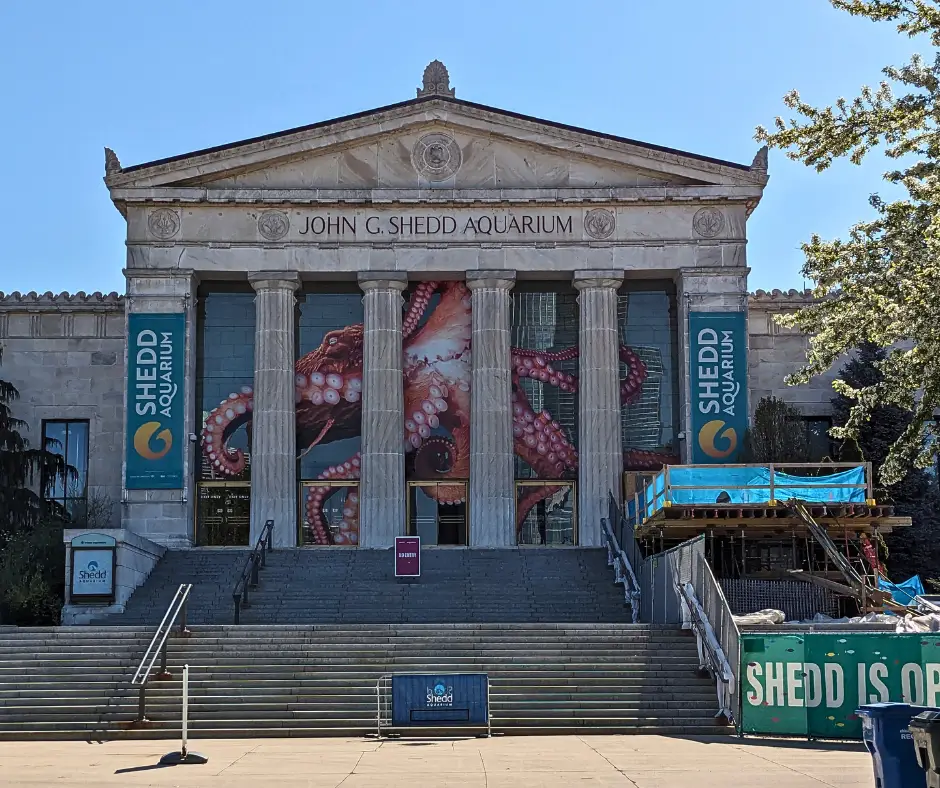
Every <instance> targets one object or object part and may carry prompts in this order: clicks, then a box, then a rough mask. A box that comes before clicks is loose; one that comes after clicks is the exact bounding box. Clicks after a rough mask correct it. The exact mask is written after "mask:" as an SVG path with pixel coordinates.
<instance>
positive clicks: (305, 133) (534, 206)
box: [0, 62, 831, 549]
mask: <svg viewBox="0 0 940 788" xmlns="http://www.w3.org/2000/svg"><path fill="white" fill-rule="evenodd" d="M105 164H106V172H105V183H106V184H107V187H108V189H109V191H110V196H111V199H112V201H113V203H114V205H115V207H116V208H117V209H118V210H119V211H120V212H121V214H122V215H123V216H124V217H125V218H126V220H127V264H126V268H125V271H124V273H125V276H126V280H127V285H126V294H125V295H124V296H118V295H117V294H111V295H105V296H102V295H100V294H95V295H92V296H86V295H85V294H83V293H79V294H77V295H75V296H68V295H65V294H63V295H61V296H53V295H51V294H46V295H43V296H40V295H36V294H29V295H20V294H18V293H14V294H12V295H7V296H3V295H2V294H0V342H2V345H3V348H4V359H3V367H2V368H0V377H3V378H4V379H8V380H10V381H11V382H13V383H14V384H15V385H16V386H17V387H18V388H20V390H21V392H22V394H23V399H22V401H21V402H20V403H19V404H18V405H17V408H18V414H19V415H21V416H22V417H23V418H25V419H26V420H27V421H28V422H29V424H30V426H31V435H32V436H33V439H34V441H38V439H39V437H40V436H46V437H55V438H57V439H58V440H59V441H60V444H61V446H62V447H63V448H62V451H63V453H65V454H66V455H67V457H68V459H69V461H70V462H71V463H73V464H74V465H75V466H76V467H78V468H79V469H80V473H79V478H78V481H77V482H75V483H74V484H70V485H66V486H65V488H62V489H60V488H59V487H58V486H57V487H56V488H55V489H52V490H50V491H48V492H47V494H48V495H50V496H52V497H55V498H57V499H59V500H61V501H63V502H64V503H66V505H67V506H68V507H69V508H71V509H73V510H74V511H75V512H77V513H81V512H82V511H84V508H87V507H88V506H89V501H90V500H91V501H92V502H94V501H95V500H97V499H98V498H102V497H108V498H110V499H111V500H112V501H113V502H114V504H115V505H114V507H113V509H111V510H110V515H108V514H105V518H106V520H107V519H108V517H110V521H109V522H106V523H104V525H109V526H110V527H111V528H113V529H116V530H115V533H118V534H119V541H120V540H123V541H125V542H128V543H130V542H134V543H135V544H139V545H148V544H155V545H160V546H163V547H190V546H202V545H233V544H242V545H247V544H249V543H252V542H253V541H254V539H255V538H256V537H257V535H258V533H259V532H260V529H261V528H262V526H263V525H264V523H265V522H266V521H268V520H272V521H273V522H274V538H275V543H276V544H277V545H280V546H296V545H324V546H326V545H337V546H338V545H346V546H354V545H358V546H360V547H387V546H389V545H390V544H391V543H392V540H393V537H394V536H395V535H398V534H408V533H410V534H418V535H420V536H421V537H422V539H423V541H424V543H425V544H430V545H435V544H441V545H444V544H447V545H472V546H476V547H509V546H515V545H525V544H541V545H570V544H580V545H599V544H601V541H602V540H601V526H600V520H601V517H602V516H604V513H605V510H606V506H607V496H608V494H609V492H611V491H612V492H613V493H614V494H615V496H619V495H621V494H622V493H621V491H622V489H623V476H624V473H625V471H626V472H629V471H632V470H648V469H651V468H655V467H659V466H660V465H662V464H663V463H677V462H716V461H725V462H728V461H733V459H734V456H735V452H736V449H737V446H738V445H739V443H740V439H741V437H742V434H743V429H744V427H745V426H746V423H747V417H748V412H749V408H751V407H753V403H754V402H756V400H757V399H758V398H760V397H761V396H765V395H767V394H771V393H773V394H778V395H782V396H784V397H785V398H787V399H788V400H790V401H792V402H793V403H794V404H796V405H797V406H798V407H800V409H801V410H802V412H803V413H804V414H805V416H806V417H807V419H809V420H812V421H813V422H814V423H815V427H814V429H816V430H817V433H818V431H819V429H822V428H823V427H824V425H825V420H826V418H827V417H828V409H827V408H828V398H829V396H830V395H831V394H830V392H829V390H827V385H828V384H827V381H825V380H821V381H818V382H817V383H816V384H814V386H812V387H804V388H802V389H787V387H786V386H785V385H784V382H783V378H784V375H785V374H786V373H787V372H789V371H791V370H792V369H794V368H795V367H796V366H798V365H799V363H800V361H801V360H802V358H803V350H804V347H805V338H804V337H802V336H799V335H798V334H793V333H791V332H787V331H784V330H782V329H780V328H779V327H777V326H776V325H775V324H774V322H773V320H772V316H773V315H774V314H776V313H778V312H781V311H787V310H790V309H793V308H795V307H797V306H799V304H800V303H801V302H802V300H803V298H804V296H803V294H798V293H795V292H793V291H791V292H790V293H785V294H784V293H779V292H776V291H775V293H772V294H767V293H758V294H757V295H753V296H749V295H748V289H747V275H748V270H749V269H748V260H747V220H748V217H749V216H750V214H751V212H752V211H754V210H755V208H756V207H757V206H758V203H759V202H760V199H761V196H762V194H763V190H764V188H765V186H766V184H767V180H768V175H767V154H766V150H762V151H758V152H757V154H756V156H755V157H754V160H753V161H752V162H751V163H749V164H740V163H734V162H728V161H721V160H718V159H714V158H710V157H708V156H704V155H700V154H694V153H688V152H683V151H678V150H672V149H669V148H664V147H661V146H657V145H652V144H648V143H643V142H637V141H635V140H631V139H625V138H622V137H617V136H614V135H611V134H604V133H600V132H596V131H589V130H586V129H582V128H576V127H572V126H567V125H563V124H560V123H554V122H551V121H547V120H542V119H538V118H533V117H527V116H524V115H520V114H518V113H514V112H509V111H506V110H501V109H496V108H493V107H488V106H483V105H480V104H476V103H473V102H471V101H467V100H465V99H463V98H458V97H457V96H456V95H455V91H454V89H453V88H451V87H450V82H449V78H448V75H447V71H446V69H445V68H444V67H443V66H442V65H441V64H440V63H438V62H434V63H432V64H431V65H429V66H428V68H427V70H426V71H425V74H424V80H423V85H422V87H421V88H419V89H418V90H417V95H416V96H415V97H414V98H411V99H410V100H407V101H402V102H400V103H396V104H391V105H388V106H385V107H380V108H378V109H373V110H369V111H366V112H361V113H357V114H355V115H350V116H347V117H342V118H336V119H334V120H327V121H322V122H318V123H314V124H312V125H310V126H306V127H303V128H296V129H290V130H287V131H282V132H276V133H272V134H268V135H266V136H263V137H258V138H255V139H249V140H243V141H241V142H236V143H231V144H227V145H221V146H219V147H216V148H210V149H207V150H200V151H195V152H192V153H185V154H182V155H179V156H174V157H171V158H168V159H162V160H159V161H152V162H146V163H143V164H134V165H131V166H124V165H123V164H122V163H121V162H120V161H119V159H118V156H117V155H116V154H115V153H114V152H112V151H111V150H106V162H105ZM748 352H749V353H750V355H749V356H748ZM817 422H818V423H817ZM83 507H84V508H83ZM92 508H94V507H92ZM96 511H100V509H96ZM102 525H103V524H102V523H100V522H99V523H96V526H97V527H99V529H100V528H101V527H102ZM141 549H144V548H143V547H141Z"/></svg>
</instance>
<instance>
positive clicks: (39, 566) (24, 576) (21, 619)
mask: <svg viewBox="0 0 940 788" xmlns="http://www.w3.org/2000/svg"><path fill="white" fill-rule="evenodd" d="M64 577H65V545H64V544H63V542H62V524H61V523H58V522H56V521H54V520H53V521H50V522H42V523H40V524H39V526H38V527H36V528H30V529H26V530H21V531H17V532H16V533H14V534H13V535H12V536H11V537H10V538H9V539H8V540H7V543H6V544H5V545H4V547H3V549H2V550H0V622H2V623H4V624H16V625H18V626H45V625H54V624H58V623H59V613H60V612H61V610H62V600H63V598H64V591H65V580H64Z"/></svg>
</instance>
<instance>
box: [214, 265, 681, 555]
mask: <svg viewBox="0 0 940 788" xmlns="http://www.w3.org/2000/svg"><path fill="white" fill-rule="evenodd" d="M432 304H433V306H432ZM470 304H471V299H470V291H469V290H468V289H467V287H466V285H465V284H464V283H463V282H449V281H448V282H422V283H420V284H417V285H416V286H415V287H414V289H413V291H412V292H411V294H410V298H409V300H408V302H407V304H406V306H405V312H404V315H403V318H402V346H403V373H404V401H405V419H404V422H403V424H402V441H403V443H404V449H405V453H406V465H407V468H408V475H409V476H410V477H411V478H415V479H420V480H427V481H435V480H444V481H446V480H448V479H453V480H458V479H459V480H465V479H467V478H468V477H469V475H470V381H471V364H470V352H471V347H470V339H471V313H470ZM362 343H363V328H362V324H361V323H360V324H354V325H349V326H346V327H345V328H342V329H338V330H335V331H330V332H328V333H327V334H326V335H325V336H324V337H323V340H322V341H321V343H320V345H319V346H318V347H317V348H315V349H314V350H313V351H311V352H310V353H307V354H306V355H304V356H303V357H302V358H300V360H299V361H298V362H297V364H296V368H295V378H294V383H295V389H294V399H295V402H296V414H297V447H298V452H299V453H300V456H303V455H304V454H306V453H308V452H310V451H312V450H314V449H315V447H317V446H319V445H321V444H325V443H331V442H333V441H338V440H342V439H344V438H350V437H355V436H357V435H359V434H360V433H361V418H362V413H361V411H362V404H361V397H362V363H363V361H362V359H363V346H362ZM577 356H578V348H576V347H574V348H569V349H566V350H562V351H557V352H543V351H536V350H530V349H522V348H513V349H512V395H511V396H512V419H513V425H512V429H513V447H514V450H515V453H516V455H517V456H518V457H520V458H521V459H522V460H524V461H525V462H526V463H527V464H528V465H530V466H531V467H532V469H533V470H534V471H535V472H536V475H537V477H538V478H539V479H540V480H541V479H544V480H545V481H546V484H545V485H538V486H532V487H527V488H526V490H525V493H524V495H523V496H522V497H521V498H520V500H519V501H518V503H517V512H516V517H517V526H518V525H521V524H522V522H523V521H524V520H525V518H526V516H527V515H528V513H529V511H530V510H531V509H532V507H533V506H535V505H536V504H537V503H538V502H539V501H541V500H544V499H546V498H549V497H550V496H552V495H554V494H555V493H556V492H557V491H559V490H560V489H562V486H561V485H558V484H554V485H553V484H551V480H554V479H558V480H561V479H565V478H570V477H576V475H577V468H578V454H577V450H576V449H575V446H574V444H573V443H572V441H571V438H570V436H568V435H567V434H566V431H565V429H564V428H563V427H562V426H561V425H560V424H559V423H558V421H556V420H554V419H553V418H552V415H551V413H549V412H548V411H546V410H543V411H541V412H538V413H536V412H535V411H534V410H533V408H532V405H531V404H530V402H529V399H528V397H527V396H526V393H525V391H524V390H523V388H522V386H521V385H520V380H521V379H523V378H527V377H528V378H532V379H535V380H538V381H541V382H542V383H543V384H547V385H549V386H557V387H558V388H560V389H561V390H563V391H569V392H574V391H576V390H577V386H578V379H577V378H576V377H575V376H574V375H570V374H567V373H564V372H561V371H558V370H556V369H555V367H554V366H553V362H560V361H565V360H570V359H574V358H577ZM620 360H621V361H622V362H623V363H624V364H625V365H626V368H627V374H626V375H625V377H624V378H623V379H622V380H621V383H620V397H621V401H622V402H623V403H629V402H631V401H633V400H634V399H635V398H636V397H638V396H639V395H640V392H641V389H642V386H643V382H644V380H645V379H646V375H647V372H646V367H645V365H644V363H643V361H642V360H641V359H640V358H639V356H638V355H637V354H636V353H634V351H633V350H631V349H630V348H629V347H626V346H621V347H620ZM252 406H253V394H252V389H251V387H250V386H244V387H242V388H241V389H240V390H239V391H238V392H233V393H232V394H230V395H229V396H228V398H226V399H225V400H224V401H223V402H221V403H220V404H219V406H218V407H217V408H215V409H214V410H213V411H212V412H211V413H210V414H209V416H208V418H207V419H206V422H205V425H204V427H203V430H202V436H201V438H202V451H203V453H204V455H205V457H206V460H207V462H208V463H210V464H211V466H212V468H213V469H214V471H215V473H217V474H218V475H219V476H222V477H234V476H237V475H238V474H240V473H241V472H242V471H243V470H244V469H245V466H246V459H247V458H246V457H245V455H244V453H243V452H242V451H241V450H240V449H236V448H232V447H231V446H229V445H228V442H229V439H230V438H231V436H232V435H233V434H234V433H235V432H236V431H237V430H238V429H239V428H241V427H242V426H245V427H246V428H247V429H249V430H250V428H251V415H252ZM634 454H636V455H643V456H635V457H634V456H632V455H634ZM624 459H625V462H626V463H627V464H628V466H629V467H637V466H639V467H643V466H644V465H649V466H650V467H660V466H661V465H662V464H663V463H664V462H667V461H668V460H669V458H668V457H667V455H665V454H663V455H659V454H657V453H656V452H645V451H631V452H628V453H626V454H625V457H624ZM657 463H658V464H657ZM359 473H360V455H359V453H358V452H357V453H356V454H354V455H353V456H351V457H349V459H347V460H346V461H344V462H342V463H339V464H336V465H332V466H330V467H329V468H327V469H326V470H324V471H322V472H321V473H320V475H319V477H318V480H319V481H322V482H336V481H341V480H356V479H358V478H359ZM425 489H426V491H427V493H428V494H429V495H430V496H431V497H433V498H434V499H435V500H437V502H438V503H439V504H441V505H453V504H459V503H463V502H464V497H465V495H466V486H465V485H464V484H462V483H461V484H456V483H455V484H453V485H447V484H437V485H433V486H432V485H429V486H428V487H427V488H425ZM304 493H305V494H304V500H303V501H302V511H303V517H304V521H305V526H306V528H307V529H309V530H310V531H311V532H312V535H313V539H312V541H313V542H314V543H316V544H324V545H325V544H345V545H354V544H357V543H358V541H359V497H358V491H357V490H356V489H355V488H352V489H344V488H342V487H335V486H329V485H327V484H322V485H318V484H317V483H316V482H311V483H309V484H305V486H304ZM333 496H345V499H344V500H343V503H342V522H341V523H340V524H339V527H338V528H331V527H330V525H329V524H328V523H327V520H326V517H325V515H324V503H325V502H326V501H327V500H328V499H329V498H331V497H333Z"/></svg>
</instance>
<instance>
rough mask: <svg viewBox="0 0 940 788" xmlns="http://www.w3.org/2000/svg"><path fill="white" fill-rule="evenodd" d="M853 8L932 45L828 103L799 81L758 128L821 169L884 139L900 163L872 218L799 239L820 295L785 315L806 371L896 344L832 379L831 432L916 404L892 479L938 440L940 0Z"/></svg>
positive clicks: (852, 434) (844, 1)
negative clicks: (857, 376) (836, 406)
mask: <svg viewBox="0 0 940 788" xmlns="http://www.w3.org/2000/svg"><path fill="white" fill-rule="evenodd" d="M830 2H831V3H832V5H833V6H834V7H835V8H837V9H841V10H843V11H847V12H848V13H850V14H852V15H854V16H861V17H867V18H869V19H872V20H874V21H876V22H888V23H892V24H894V25H895V26H896V27H897V30H898V32H899V33H901V34H904V35H908V36H916V35H921V34H924V35H926V37H927V40H928V41H929V44H930V46H931V47H932V48H933V50H934V51H933V52H932V53H931V57H930V58H929V59H924V58H922V57H920V56H919V55H914V56H913V57H912V58H911V59H910V61H909V62H908V63H907V64H905V65H902V66H888V67H886V68H885V69H884V70H883V74H884V77H885V78H884V80H882V81H881V82H880V84H879V85H878V86H877V87H876V88H871V87H868V86H865V87H862V88H861V90H860V92H859V95H858V96H857V97H856V98H854V99H852V100H851V101H847V100H845V99H842V98H840V99H838V100H837V101H836V102H835V103H834V104H833V105H832V106H829V107H824V108H822V109H819V108H816V107H813V106H812V105H810V104H807V103H806V102H804V101H803V100H802V99H801V98H800V95H799V93H797V92H796V91H792V92H791V93H789V94H787V95H786V96H785V98H784V102H785V104H786V106H787V107H789V108H790V109H791V110H793V111H794V112H795V113H796V114H797V115H798V119H796V120H790V121H789V122H786V121H784V120H783V119H782V118H777V120H776V126H775V130H774V131H772V132H771V131H768V130H767V129H764V128H762V127H759V128H758V129H757V135H756V136H757V139H758V140H760V141H763V142H766V143H767V144H768V145H770V146H771V147H776V148H781V149H785V150H787V152H788V153H787V155H788V156H789V157H790V158H792V159H794V160H796V161H801V162H803V163H804V164H806V165H807V166H811V167H815V168H816V169H817V170H818V171H820V172H821V171H823V170H825V169H826V168H827V167H829V165H830V164H831V163H832V162H833V161H834V160H836V159H840V158H848V159H849V160H850V161H852V162H854V163H856V164H858V163H860V162H861V161H862V160H863V159H864V157H865V156H866V155H867V154H868V153H870V152H871V151H872V150H874V149H875V148H881V149H883V150H884V153H885V154H886V155H887V156H888V157H889V158H891V159H895V160H897V161H898V165H899V166H898V168H897V169H895V170H892V171H890V172H888V173H886V174H885V180H886V181H888V182H889V183H891V184H894V185H896V186H899V187H902V188H903V189H904V190H906V198H904V199H899V200H895V201H891V202H888V201H885V200H883V199H882V198H880V197H879V196H877V195H873V196H872V197H871V198H870V203H871V205H872V207H873V208H874V209H875V211H876V214H877V215H876V217H875V219H874V220H872V221H868V222H860V223H859V224H856V225H855V226H854V227H852V228H851V230H850V231H849V235H848V238H847V239H846V240H840V239H837V240H833V241H824V240H822V239H821V238H820V237H819V236H816V235H814V236H813V237H812V238H811V240H810V241H809V243H807V244H804V246H803V251H804V253H805V255H806V262H805V265H804V268H803V273H804V276H806V277H807V278H808V279H811V280H812V281H813V282H814V283H815V290H814V292H815V295H816V296H817V300H816V302H815V303H814V304H812V305H810V306H807V307H806V308H804V309H801V310H799V311H797V312H796V313H795V314H792V315H789V316H786V317H783V318H781V322H783V323H785V324H786V325H790V326H796V327H798V328H799V329H801V330H802V331H804V332H806V333H808V334H810V335H811V337H812V339H811V340H810V349H809V353H808V357H807V364H806V366H805V367H804V368H803V369H802V370H801V371H799V372H798V373H796V374H795V375H792V376H791V378H790V379H789V382H791V383H803V382H805V381H807V380H808V379H809V378H810V377H812V376H813V375H817V374H820V373H823V372H825V371H826V370H828V369H829V368H830V367H831V366H832V365H833V363H835V362H836V361H837V360H838V359H839V357H840V356H842V355H843V354H844V353H846V352H848V351H850V350H851V349H853V348H857V347H862V346H863V345H865V344H866V343H872V344H874V345H876V346H878V347H886V348H892V350H890V351H889V352H886V353H885V354H884V357H883V358H881V359H880V360H878V361H877V362H876V363H875V366H876V367H877V368H878V369H879V370H880V371H881V372H882V373H883V374H882V376H881V377H880V379H878V380H877V381H874V382H872V383H862V384H860V385H858V386H854V385H852V384H851V383H850V382H848V381H847V380H841V381H838V382H837V383H836V384H835V388H836V390H837V391H838V392H839V393H840V394H841V395H843V396H845V397H846V398H847V399H849V400H851V401H852V405H851V407H850V409H849V412H848V416H847V418H846V419H845V421H844V423H843V424H842V425H841V426H840V427H838V428H836V429H834V430H833V435H834V436H835V437H837V438H841V439H843V440H847V441H856V442H857V441H859V440H860V436H861V434H862V433H863V431H864V430H865V428H866V425H867V424H868V423H869V421H870V419H871V414H872V411H873V409H874V408H876V407H878V406H894V407H897V408H900V409H901V410H904V411H910V412H912V417H911V419H910V421H909V422H908V423H907V425H906V427H905V428H904V430H903V431H902V432H901V434H900V435H899V436H898V438H897V440H895V441H894V443H893V445H892V447H891V450H890V452H889V453H888V455H887V457H886V459H885V461H884V463H883V464H882V465H881V470H880V473H881V480H882V482H883V483H884V484H886V485H892V484H895V483H897V482H898V481H900V480H901V479H903V478H904V476H905V474H906V472H907V470H908V469H909V468H910V467H912V466H919V467H926V466H927V465H928V464H929V463H930V462H931V459H932V455H933V453H934V451H935V448H934V446H935V444H934V443H933V442H925V441H924V440H923V437H924V434H925V431H926V432H931V431H932V430H933V427H932V423H931V420H932V417H933V413H934V410H935V409H937V408H938V407H940V366H938V361H937V360H938V359H940V320H938V315H940V210H938V208H940V164H938V159H940V129H938V126H937V118H938V117H940V56H938V52H937V49H938V48H940V9H938V7H937V3H936V2H935V0H867V1H866V0H830Z"/></svg>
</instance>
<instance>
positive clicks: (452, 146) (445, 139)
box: [411, 132, 461, 183]
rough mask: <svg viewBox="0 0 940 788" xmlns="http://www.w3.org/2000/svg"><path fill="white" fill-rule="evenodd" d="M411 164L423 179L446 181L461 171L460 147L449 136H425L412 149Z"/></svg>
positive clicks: (437, 134)
mask: <svg viewBox="0 0 940 788" xmlns="http://www.w3.org/2000/svg"><path fill="white" fill-rule="evenodd" d="M411 163H412V165H413V166H414V168H415V172H417V173H418V175H420V176H421V177H422V178H426V179H427V180H429V181H431V182H432V183H437V182H439V181H446V180H447V179H448V178H450V177H451V176H453V175H454V174H456V172H457V170H459V169H460V164H461V153H460V146H459V145H458V144H457V141H456V140H455V139H454V138H453V137H451V136H450V135H448V134H442V133H440V132H434V133H432V134H425V135H424V136H423V137H422V138H421V139H419V140H418V141H417V142H416V143H415V146H414V148H412V149H411Z"/></svg>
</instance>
